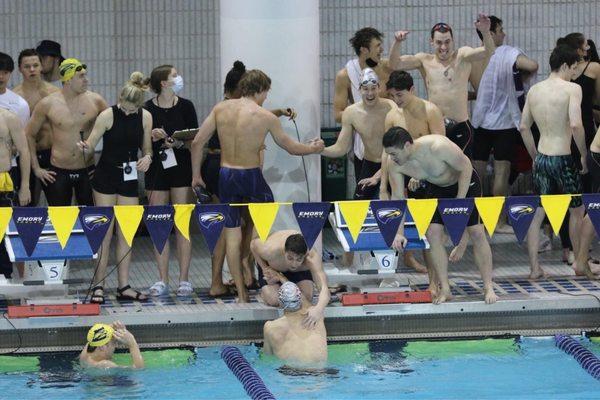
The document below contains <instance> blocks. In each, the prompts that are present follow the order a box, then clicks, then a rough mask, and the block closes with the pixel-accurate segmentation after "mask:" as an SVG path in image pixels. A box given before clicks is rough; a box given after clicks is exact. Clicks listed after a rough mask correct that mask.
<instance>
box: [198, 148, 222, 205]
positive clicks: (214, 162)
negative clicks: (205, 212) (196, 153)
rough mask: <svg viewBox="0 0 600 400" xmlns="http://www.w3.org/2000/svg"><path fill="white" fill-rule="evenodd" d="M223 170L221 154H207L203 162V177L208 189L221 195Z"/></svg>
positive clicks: (216, 194)
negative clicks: (221, 171)
mask: <svg viewBox="0 0 600 400" xmlns="http://www.w3.org/2000/svg"><path fill="white" fill-rule="evenodd" d="M220 170H221V155H220V154H207V155H206V158H205V159H204V161H203V162H202V168H201V172H202V179H203V180H204V183H206V189H207V190H208V191H209V192H210V193H212V194H214V195H215V196H217V197H219V172H220Z"/></svg>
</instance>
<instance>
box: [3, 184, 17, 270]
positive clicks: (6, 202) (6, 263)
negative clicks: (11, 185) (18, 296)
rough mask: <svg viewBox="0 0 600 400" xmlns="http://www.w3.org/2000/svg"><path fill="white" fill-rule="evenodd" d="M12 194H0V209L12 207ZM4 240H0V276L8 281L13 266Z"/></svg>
mask: <svg viewBox="0 0 600 400" xmlns="http://www.w3.org/2000/svg"><path fill="white" fill-rule="evenodd" d="M13 196H14V193H13V192H0V206H1V207H12V205H13ZM5 240H6V238H2V241H1V242H0V274H2V275H4V277H5V278H6V279H10V278H11V276H12V272H13V265H12V262H10V257H9V256H8V251H7V250H6V245H5V243H4V241H5Z"/></svg>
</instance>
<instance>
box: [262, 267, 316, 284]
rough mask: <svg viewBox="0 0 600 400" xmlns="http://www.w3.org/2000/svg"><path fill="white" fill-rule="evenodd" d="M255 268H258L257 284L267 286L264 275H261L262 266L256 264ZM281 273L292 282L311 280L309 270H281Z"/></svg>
mask: <svg viewBox="0 0 600 400" xmlns="http://www.w3.org/2000/svg"><path fill="white" fill-rule="evenodd" d="M256 269H258V286H259V287H263V286H267V281H266V280H265V276H264V275H263V271H262V268H261V267H260V266H258V265H257V266H256ZM282 274H283V276H285V277H286V278H287V280H288V281H290V282H293V283H298V282H302V281H312V280H313V277H312V273H311V272H310V271H295V272H292V271H286V272H282Z"/></svg>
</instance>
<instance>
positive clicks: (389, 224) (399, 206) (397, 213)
mask: <svg viewBox="0 0 600 400" xmlns="http://www.w3.org/2000/svg"><path fill="white" fill-rule="evenodd" d="M371 210H372V211H373V217H374V218H375V221H377V225H378V226H379V231H380V232H381V236H383V239H384V240H385V243H386V244H387V245H388V247H392V243H394V238H395V237H396V233H397V232H398V227H399V226H400V222H402V217H403V216H404V213H405V212H406V200H385V201H384V200H372V201H371Z"/></svg>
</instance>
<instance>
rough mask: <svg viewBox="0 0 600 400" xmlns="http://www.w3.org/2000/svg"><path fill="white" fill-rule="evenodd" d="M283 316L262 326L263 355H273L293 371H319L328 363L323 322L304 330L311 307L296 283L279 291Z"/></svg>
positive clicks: (325, 332) (286, 285)
mask: <svg viewBox="0 0 600 400" xmlns="http://www.w3.org/2000/svg"><path fill="white" fill-rule="evenodd" d="M279 301H280V303H281V304H280V306H281V308H282V309H283V316H282V317H281V318H278V319H276V320H274V321H267V322H266V323H265V326H264V329H263V331H264V347H263V351H264V353H265V354H274V355H275V356H276V357H277V358H279V359H281V360H283V361H285V362H286V364H287V365H288V366H292V367H312V368H315V367H316V368H322V367H323V366H324V365H325V363H326V362H327V331H326V330H325V324H324V323H323V319H321V320H319V321H318V322H317V324H316V326H315V328H314V329H306V328H305V327H304V323H303V320H304V317H305V315H306V313H307V312H308V308H309V307H310V303H309V302H308V301H306V299H305V298H304V296H302V292H301V291H300V289H299V288H298V286H297V285H296V284H295V283H292V282H285V283H284V284H282V285H281V288H280V289H279Z"/></svg>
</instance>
